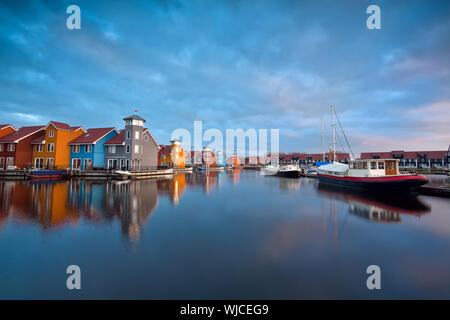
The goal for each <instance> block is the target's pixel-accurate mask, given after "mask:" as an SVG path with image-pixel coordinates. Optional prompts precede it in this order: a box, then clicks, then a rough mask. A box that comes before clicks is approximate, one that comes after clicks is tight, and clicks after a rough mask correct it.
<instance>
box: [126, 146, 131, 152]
mask: <svg viewBox="0 0 450 320" xmlns="http://www.w3.org/2000/svg"><path fill="white" fill-rule="evenodd" d="M126 149H127V153H130V145H129V144H127V148H126Z"/></svg>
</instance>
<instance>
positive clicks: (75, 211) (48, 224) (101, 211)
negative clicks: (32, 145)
mask: <svg viewBox="0 0 450 320" xmlns="http://www.w3.org/2000/svg"><path fill="white" fill-rule="evenodd" d="M185 187H186V176H185V175H184V174H179V175H175V176H173V177H172V176H169V177H164V178H158V179H150V180H141V181H108V182H93V181H80V180H71V181H37V182H27V181H20V182H15V181H1V182H0V200H1V206H0V227H1V226H2V225H4V224H5V223H6V221H7V220H8V219H11V220H13V221H21V222H33V223H37V224H39V225H40V226H41V227H42V229H54V228H58V227H61V226H63V225H65V224H72V225H75V224H77V223H78V222H79V220H80V219H81V218H83V219H84V220H87V221H89V222H91V223H110V222H112V221H113V220H114V219H118V220H120V221H121V228H122V233H123V234H124V236H126V238H128V239H129V240H131V241H136V240H138V239H139V238H140V236H141V232H142V226H143V225H145V224H146V223H147V221H148V220H149V219H150V216H151V214H152V212H153V211H154V210H155V209H156V208H157V207H158V195H167V196H168V197H169V198H170V200H171V202H172V203H173V204H174V205H177V204H178V203H179V201H180V198H181V196H182V194H183V191H184V189H185Z"/></svg>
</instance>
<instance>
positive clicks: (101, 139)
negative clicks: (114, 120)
mask: <svg viewBox="0 0 450 320" xmlns="http://www.w3.org/2000/svg"><path fill="white" fill-rule="evenodd" d="M118 133H119V132H118V131H117V129H116V128H112V127H110V128H91V129H88V130H87V131H86V133H84V134H82V135H81V136H79V137H77V138H75V139H74V140H72V141H70V142H69V146H70V168H71V169H80V170H89V169H93V168H104V167H105V156H106V153H105V143H106V142H107V141H109V140H111V139H112V138H113V137H115V136H116V135H117V134H118Z"/></svg>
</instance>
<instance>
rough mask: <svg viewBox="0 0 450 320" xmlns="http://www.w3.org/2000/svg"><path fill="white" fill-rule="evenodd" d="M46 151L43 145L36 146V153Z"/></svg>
mask: <svg viewBox="0 0 450 320" xmlns="http://www.w3.org/2000/svg"><path fill="white" fill-rule="evenodd" d="M43 150H44V146H43V145H42V144H37V145H36V152H42V151H43Z"/></svg>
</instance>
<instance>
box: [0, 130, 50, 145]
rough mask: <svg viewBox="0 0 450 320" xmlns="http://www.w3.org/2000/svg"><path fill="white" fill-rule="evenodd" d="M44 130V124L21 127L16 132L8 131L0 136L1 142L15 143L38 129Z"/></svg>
mask: <svg viewBox="0 0 450 320" xmlns="http://www.w3.org/2000/svg"><path fill="white" fill-rule="evenodd" d="M40 130H44V126H32V127H22V128H20V129H19V130H17V131H16V132H13V133H10V134H8V135H6V136H4V137H1V138H0V142H1V143H17V142H19V141H20V140H22V139H24V138H26V137H28V136H30V135H32V134H34V133H36V132H38V131H40Z"/></svg>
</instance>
